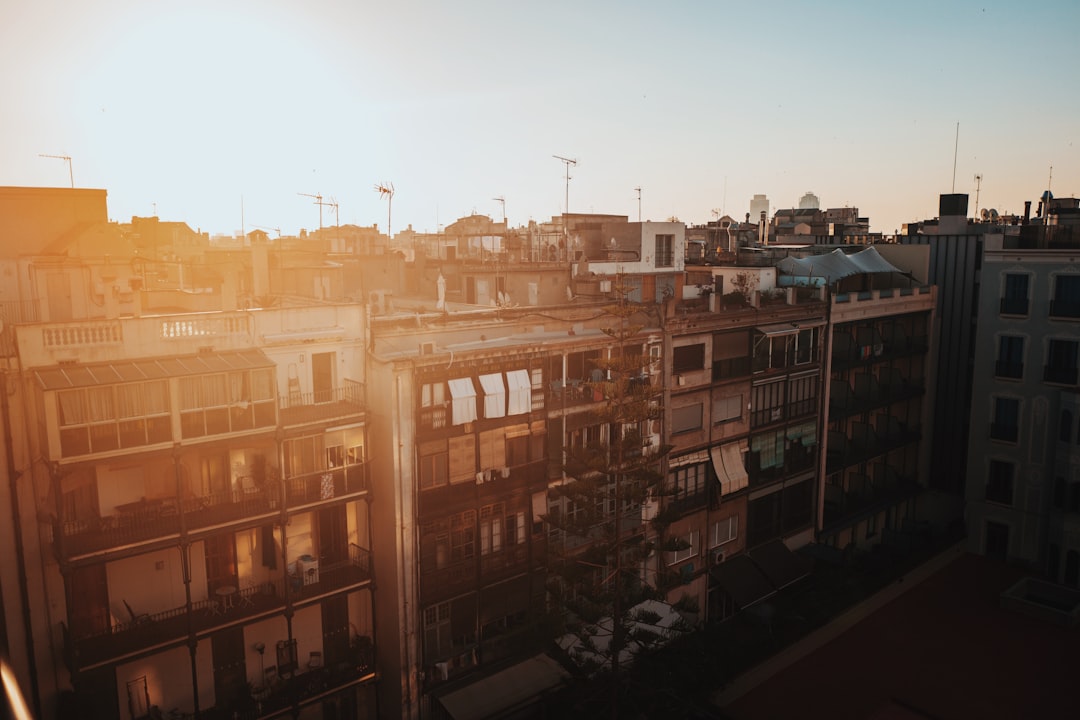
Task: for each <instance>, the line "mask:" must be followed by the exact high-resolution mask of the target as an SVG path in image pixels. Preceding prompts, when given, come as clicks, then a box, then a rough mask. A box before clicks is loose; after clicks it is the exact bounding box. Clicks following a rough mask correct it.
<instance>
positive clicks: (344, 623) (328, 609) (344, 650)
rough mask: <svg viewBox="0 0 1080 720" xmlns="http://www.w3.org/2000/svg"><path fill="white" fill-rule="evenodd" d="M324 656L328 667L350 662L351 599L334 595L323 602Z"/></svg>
mask: <svg viewBox="0 0 1080 720" xmlns="http://www.w3.org/2000/svg"><path fill="white" fill-rule="evenodd" d="M322 627H323V649H322V651H323V658H324V662H325V663H326V667H331V668H332V667H334V666H335V665H337V664H338V663H347V662H349V599H348V597H347V596H346V595H341V594H338V595H332V596H330V597H328V598H326V599H325V600H323V603H322Z"/></svg>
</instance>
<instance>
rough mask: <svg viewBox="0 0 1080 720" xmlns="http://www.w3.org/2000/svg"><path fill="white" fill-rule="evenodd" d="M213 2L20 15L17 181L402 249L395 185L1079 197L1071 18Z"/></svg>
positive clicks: (427, 205)
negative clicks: (362, 229) (395, 235)
mask: <svg viewBox="0 0 1080 720" xmlns="http://www.w3.org/2000/svg"><path fill="white" fill-rule="evenodd" d="M61 8H62V9H63V14H62V15H60V14H59V13H58V12H57V11H58V10H60V9H61ZM212 8H213V6H212V5H210V4H204V3H185V4H182V5H181V4H175V5H169V4H166V5H162V4H155V5H154V6H152V7H151V6H148V5H146V4H143V3H134V2H128V1H127V0H108V1H107V2H100V3H95V4H94V5H93V6H79V7H75V8H68V7H66V6H64V5H63V4H61V3H55V2H54V3H42V4H33V5H32V4H30V3H25V2H7V3H5V5H4V14H5V15H6V16H8V21H7V22H5V23H3V28H2V29H0V41H2V42H0V46H2V47H3V49H2V50H0V58H2V59H3V60H4V62H5V64H6V66H7V67H9V68H18V71H17V72H9V73H5V74H4V76H3V78H2V79H0V96H2V97H4V98H5V103H4V109H3V110H0V119H2V124H3V126H4V127H5V129H6V132H5V133H4V137H3V140H0V167H2V168H3V169H4V170H3V172H2V173H0V185H27V186H37V185H41V186H54V187H64V186H66V185H67V184H68V182H69V171H70V177H71V178H72V179H73V181H74V184H75V185H76V186H77V187H99V188H104V189H106V190H107V191H108V193H109V207H110V217H111V218H112V219H114V220H118V221H121V222H122V221H126V220H127V219H129V218H130V217H131V216H133V215H138V216H149V215H154V214H157V215H159V216H160V217H162V218H164V219H168V220H177V221H183V222H187V223H188V224H189V225H191V226H192V227H193V228H199V229H201V230H203V231H206V232H211V233H214V234H217V233H225V234H229V233H232V232H234V231H237V230H240V229H241V224H243V227H244V229H246V230H249V231H250V230H251V229H253V228H255V227H259V226H262V227H265V228H280V230H281V232H282V234H295V233H297V232H298V231H299V230H300V229H301V228H306V229H308V230H313V229H315V228H317V227H318V225H319V216H320V212H319V211H320V208H319V207H318V206H316V205H314V204H313V198H310V197H305V195H321V196H322V197H323V198H324V199H325V200H326V201H329V200H330V199H331V198H333V199H334V200H335V201H336V202H337V203H338V214H337V217H336V218H335V213H334V210H333V208H330V207H326V206H324V207H323V208H322V222H323V224H324V225H332V224H334V223H335V222H337V220H338V219H339V220H340V222H341V223H342V224H346V223H353V224H358V225H372V224H378V226H379V228H380V229H384V230H385V228H386V224H387V219H388V210H390V208H388V207H387V201H386V198H385V197H384V195H383V194H380V193H379V192H378V191H377V190H376V189H375V188H376V186H377V185H378V184H380V183H393V184H394V187H395V194H394V196H393V208H392V219H391V230H392V231H393V232H398V231H400V230H402V229H404V228H405V227H406V226H407V225H412V227H413V228H414V229H416V230H418V231H429V232H436V231H437V230H438V229H439V228H440V226H445V225H447V224H449V223H450V222H453V221H454V220H455V219H456V218H458V217H461V216H464V215H468V214H470V213H472V212H477V213H480V214H483V215H488V216H491V217H492V218H493V219H496V220H500V219H501V218H502V216H503V212H504V211H505V214H506V217H507V219H508V221H509V223H510V225H511V226H517V225H522V224H525V223H527V222H528V221H529V220H530V219H531V220H536V221H543V220H546V219H548V218H549V217H551V216H553V215H558V214H560V213H561V212H563V211H564V210H565V209H566V208H565V207H564V206H565V204H566V203H565V198H566V197H567V195H568V197H569V208H568V209H569V211H570V212H600V213H615V214H623V215H627V216H628V217H629V218H630V219H631V220H636V219H637V217H638V193H637V191H636V188H639V187H640V188H641V217H642V219H645V220H664V219H667V218H668V217H677V218H679V219H680V220H682V221H684V222H686V223H688V224H692V223H704V222H706V221H708V220H711V219H713V218H714V217H715V214H714V212H713V211H714V210H717V211H722V212H724V213H726V214H729V215H731V216H733V217H736V218H739V219H741V218H742V216H743V215H744V214H745V213H746V212H747V211H748V210H749V204H750V200H751V198H752V197H753V195H754V194H757V193H761V194H765V195H767V196H768V198H769V201H770V212H772V211H775V210H776V209H779V208H787V207H797V206H798V200H799V198H800V197H801V196H802V195H803V194H804V193H805V192H807V191H813V192H814V193H815V194H816V195H817V196H818V197H820V198H821V206H822V207H823V208H826V207H844V206H854V207H858V208H859V210H860V215H862V216H866V217H869V218H870V226H871V230H872V231H874V232H882V233H886V234H890V233H892V232H893V231H895V230H897V229H899V228H900V226H901V225H902V224H903V223H905V222H911V221H916V220H921V219H925V218H929V217H933V216H935V215H936V214H937V198H938V195H939V193H942V192H949V191H950V190H953V189H955V191H956V192H963V193H968V194H969V195H971V197H972V203H971V204H970V205H969V215H974V214H975V213H976V212H977V211H978V209H979V208H982V207H987V208H990V207H993V208H996V209H998V210H999V211H1000V212H1014V213H1021V212H1022V211H1023V203H1024V201H1025V200H1034V199H1037V197H1038V195H1039V194H1040V193H1041V192H1042V191H1043V190H1044V189H1045V188H1046V186H1047V184H1048V183H1052V184H1051V190H1052V191H1053V192H1054V194H1055V195H1058V196H1070V195H1075V194H1076V193H1077V191H1078V188H1080V148H1078V147H1076V145H1075V143H1076V140H1077V137H1076V127H1077V126H1076V118H1077V117H1080V100H1078V99H1077V98H1076V97H1075V94H1073V93H1069V92H1067V88H1068V82H1067V80H1068V77H1069V76H1068V72H1069V68H1073V67H1076V66H1077V61H1078V60H1080V50H1077V48H1076V47H1075V45H1074V44H1073V43H1071V41H1070V37H1069V30H1070V28H1071V27H1075V26H1076V21H1077V20H1080V7H1077V6H1076V5H1075V4H1071V3H1064V2H1056V3H1055V2H1052V3H1045V4H1043V5H1040V6H1039V7H1038V8H1036V9H1029V8H1022V7H1021V6H1019V4H1017V3H1008V2H981V3H967V2H965V3H956V4H950V5H948V6H940V5H931V4H929V3H917V4H915V5H912V4H907V5H903V6H891V7H864V6H863V5H862V4H858V3H847V2H841V3H830V4H829V5H828V6H827V7H825V8H817V9H816V12H815V14H814V15H813V16H807V15H804V14H802V9H801V8H800V7H799V6H798V5H797V4H795V3H788V2H778V3H773V4H770V5H769V6H768V7H767V8H757V7H749V6H743V5H739V4H734V3H722V4H717V5H716V6H715V7H707V8H706V7H699V6H694V5H691V4H689V3H681V4H678V5H676V6H674V7H664V8H662V9H661V8H658V7H653V6H650V5H649V4H645V3H630V4H627V3H620V4H617V5H616V4H613V3H596V4H590V5H589V6H588V7H584V8H579V7H573V6H570V5H569V4H566V3H555V4H545V5H544V6H543V7H522V8H515V9H514V10H512V11H511V10H508V9H506V8H505V7H503V6H501V5H498V4H494V3H479V2H469V3H456V4H454V6H453V7H448V6H443V5H440V4H436V3H429V2H421V3H410V4H407V5H393V6H391V5H385V4H384V5H376V4H373V3H362V4H359V5H355V6H350V5H344V4H341V3H332V2H320V3H306V4H304V6H303V7H300V6H298V5H293V4H291V3H284V2H275V3H257V4H256V3H248V2H241V3H235V4H233V5H231V6H230V9H229V10H227V11H221V10H216V11H215V12H211V9H212ZM1059 88H1060V89H1061V90H1060V91H1059V90H1058V89H1059ZM958 126H959V132H958V131H957V128H958ZM41 155H54V156H70V157H71V164H70V167H69V166H68V164H67V163H66V162H65V161H63V160H59V159H56V158H49V157H41ZM556 155H559V156H563V157H566V158H573V159H576V160H577V161H578V163H577V164H576V165H574V166H571V167H570V175H571V180H570V181H569V187H568V188H567V184H566V180H565V172H566V169H567V168H566V166H565V165H564V164H563V163H562V162H561V161H560V160H559V159H558V158H557V157H554V156H556ZM1051 166H1052V167H1053V179H1052V181H1051V180H1050V168H1051ZM976 175H979V176H981V178H982V179H981V181H978V182H977V181H976V180H975V176H976ZM976 194H978V206H977V207H976V205H975V197H976ZM497 198H503V199H504V201H505V204H504V203H503V202H500V201H499V200H497Z"/></svg>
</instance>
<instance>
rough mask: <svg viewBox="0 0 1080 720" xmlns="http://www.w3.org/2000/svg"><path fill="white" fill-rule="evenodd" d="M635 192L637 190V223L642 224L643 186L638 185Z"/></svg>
mask: <svg viewBox="0 0 1080 720" xmlns="http://www.w3.org/2000/svg"><path fill="white" fill-rule="evenodd" d="M634 190H637V221H638V222H641V186H640V185H638V186H637V187H636V188H634Z"/></svg>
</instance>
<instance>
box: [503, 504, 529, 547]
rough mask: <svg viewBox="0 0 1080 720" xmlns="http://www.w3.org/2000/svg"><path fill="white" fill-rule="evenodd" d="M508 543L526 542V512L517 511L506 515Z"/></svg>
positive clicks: (518, 543)
mask: <svg viewBox="0 0 1080 720" xmlns="http://www.w3.org/2000/svg"><path fill="white" fill-rule="evenodd" d="M506 544H507V545H524V544H525V513H524V512H517V513H511V514H509V515H507V516H506Z"/></svg>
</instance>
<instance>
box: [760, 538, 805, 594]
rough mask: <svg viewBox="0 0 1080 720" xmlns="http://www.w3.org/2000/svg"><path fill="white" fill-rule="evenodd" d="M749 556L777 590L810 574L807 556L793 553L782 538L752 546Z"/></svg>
mask: <svg viewBox="0 0 1080 720" xmlns="http://www.w3.org/2000/svg"><path fill="white" fill-rule="evenodd" d="M750 558H751V559H752V560H753V561H754V562H755V563H757V565H758V567H759V568H761V571H762V572H763V573H765V577H767V578H768V579H769V582H770V583H772V585H773V587H775V588H776V589H777V590H781V589H783V588H785V587H787V586H788V585H790V584H792V583H793V582H795V581H796V580H801V579H802V578H804V577H806V576H807V575H809V574H810V566H811V561H810V560H809V558H805V557H803V556H802V555H799V554H798V553H793V552H792V551H791V550H789V549H788V546H787V545H785V544H784V541H783V540H773V541H771V542H767V543H765V544H764V545H762V546H761V547H758V548H754V549H753V550H751V551H750Z"/></svg>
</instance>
